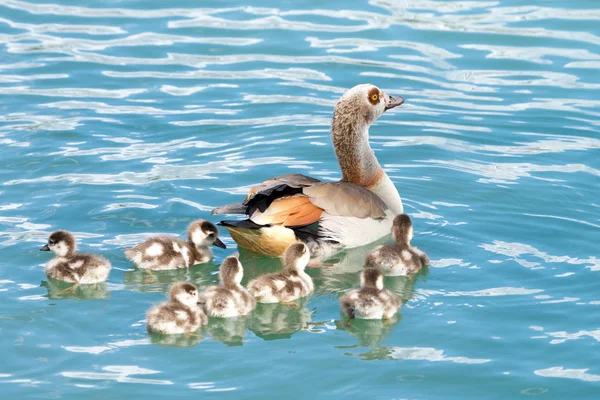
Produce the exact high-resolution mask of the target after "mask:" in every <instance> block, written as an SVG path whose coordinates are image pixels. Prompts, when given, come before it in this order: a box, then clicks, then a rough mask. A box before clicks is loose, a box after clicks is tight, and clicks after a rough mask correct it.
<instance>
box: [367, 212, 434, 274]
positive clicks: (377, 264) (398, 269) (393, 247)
mask: <svg viewBox="0 0 600 400" xmlns="http://www.w3.org/2000/svg"><path fill="white" fill-rule="evenodd" d="M392 237H393V239H394V243H392V244H386V245H383V246H378V247H376V248H375V249H373V251H371V252H370V253H369V254H367V257H366V261H365V266H366V267H371V268H378V269H379V270H380V271H381V272H383V274H384V275H394V276H399V275H402V276H405V275H412V274H415V273H417V272H419V271H420V270H421V268H423V267H425V266H427V265H429V257H427V254H425V253H424V252H423V251H421V250H419V249H418V248H416V247H414V246H411V244H410V241H411V240H412V237H413V226H412V222H411V220H410V217H409V216H408V215H406V214H400V215H398V216H397V217H396V218H394V222H393V224H392Z"/></svg>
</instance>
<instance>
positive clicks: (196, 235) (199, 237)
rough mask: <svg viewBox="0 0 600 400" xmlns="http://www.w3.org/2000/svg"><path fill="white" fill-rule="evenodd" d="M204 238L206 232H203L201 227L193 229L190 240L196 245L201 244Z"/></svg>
mask: <svg viewBox="0 0 600 400" xmlns="http://www.w3.org/2000/svg"><path fill="white" fill-rule="evenodd" d="M205 239H206V234H205V233H204V232H202V229H200V228H198V229H195V230H194V232H192V242H193V243H194V244H195V245H196V246H198V245H201V244H203V243H204V240H205Z"/></svg>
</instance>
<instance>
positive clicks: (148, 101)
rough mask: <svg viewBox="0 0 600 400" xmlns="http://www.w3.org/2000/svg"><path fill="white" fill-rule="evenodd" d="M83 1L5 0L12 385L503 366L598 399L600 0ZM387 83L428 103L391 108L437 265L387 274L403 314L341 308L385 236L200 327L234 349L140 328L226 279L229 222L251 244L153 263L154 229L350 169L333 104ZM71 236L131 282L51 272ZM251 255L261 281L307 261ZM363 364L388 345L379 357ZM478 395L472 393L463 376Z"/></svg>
mask: <svg viewBox="0 0 600 400" xmlns="http://www.w3.org/2000/svg"><path fill="white" fill-rule="evenodd" d="M76 3H77V4H76ZM79 3H81V2H74V1H70V0H60V1H59V0H47V1H44V2H41V1H37V0H3V1H2V2H0V43H1V45H0V55H1V56H2V57H0V159H1V160H2V162H3V163H2V168H0V249H1V252H2V257H1V258H0V303H2V305H3V308H2V312H1V315H0V321H1V322H2V326H1V330H2V338H3V340H2V341H1V344H0V345H1V346H3V347H2V348H1V349H0V350H2V353H3V354H4V355H5V358H4V364H3V367H2V371H0V378H2V379H0V385H1V386H2V390H3V394H4V395H5V397H7V398H29V397H33V396H34V395H36V396H39V394H40V392H39V391H40V390H41V389H42V388H43V387H45V389H44V390H45V391H44V393H45V395H47V397H56V398H58V397H61V398H74V397H82V393H83V392H84V391H85V392H86V395H87V393H88V392H89V391H90V389H93V391H91V392H90V393H92V394H91V395H92V396H93V395H94V393H97V396H98V397H111V396H112V397H135V396H136V395H138V396H145V397H148V398H150V397H158V396H161V397H185V396H189V391H190V390H192V389H193V390H198V389H200V390H206V391H211V392H212V391H229V390H232V391H236V392H238V393H235V398H239V397H256V398H265V397H269V396H271V395H272V392H271V387H270V386H269V385H265V384H264V382H263V379H264V376H266V375H265V374H269V376H271V375H273V376H275V379H276V381H277V382H278V384H280V385H279V386H280V387H283V388H295V387H296V384H297V380H298V378H297V377H298V376H301V377H303V378H308V379H309V380H310V378H313V377H314V376H317V378H319V382H321V381H322V382H323V383H324V385H323V386H320V385H318V384H315V385H305V386H304V387H303V388H302V389H303V394H304V395H305V397H319V396H321V397H322V396H323V395H324V394H323V389H322V388H323V387H324V386H325V385H327V387H332V385H336V388H339V390H340V392H341V393H343V395H347V394H348V395H349V397H352V396H351V395H350V393H353V391H355V390H356V388H357V387H362V386H356V384H357V383H358V384H360V383H362V382H356V380H354V379H351V381H352V382H350V383H348V375H352V374H355V375H359V376H360V377H361V379H363V378H364V380H365V381H366V382H373V381H375V382H377V387H376V389H373V393H372V397H381V398H392V397H398V380H409V379H408V378H406V376H404V375H403V376H399V375H398V374H401V373H402V372H398V370H400V369H402V368H408V369H409V373H410V371H411V368H413V367H412V366H414V365H417V364H418V365H419V368H421V369H422V371H419V373H418V374H410V375H409V376H412V377H414V376H418V379H420V380H422V381H423V383H424V385H414V384H413V383H414V382H403V385H402V390H403V392H402V396H403V397H406V398H422V397H423V387H430V386H431V387H433V386H432V385H435V387H436V388H439V393H441V394H439V393H432V392H430V391H429V392H427V396H429V397H431V398H432V399H439V398H442V399H445V398H448V397H457V396H458V397H460V396H462V397H465V398H468V397H471V398H475V397H477V398H484V397H486V396H488V397H489V391H490V387H491V386H490V382H495V381H497V378H498V377H499V376H506V379H505V380H504V381H503V384H502V385H496V386H495V387H493V389H494V393H495V394H496V396H497V397H499V398H515V397H517V396H520V395H522V394H540V393H541V394H545V393H546V390H547V394H546V395H547V396H550V397H552V396H554V397H557V396H560V393H567V392H568V393H569V394H570V395H571V397H573V398H595V397H597V394H596V393H595V392H594V391H593V390H594V389H595V388H593V387H591V386H590V382H593V381H597V380H598V375H599V374H600V371H598V369H597V367H596V365H600V360H599V358H598V355H596V353H597V352H594V351H592V350H593V346H594V344H595V343H596V342H597V340H598V337H599V335H598V332H597V331H598V326H597V321H596V320H595V319H594V316H595V315H596V314H597V310H596V308H597V307H598V305H599V304H600V299H599V298H598V293H597V290H596V289H597V285H594V282H596V281H597V279H596V277H595V276H594V275H595V274H598V272H599V271H600V262H599V260H600V257H599V254H598V249H597V245H596V242H597V240H594V239H595V238H596V237H597V236H598V234H597V231H598V227H599V226H600V220H599V219H598V209H599V207H600V205H599V204H598V203H599V202H598V201H597V200H596V199H597V197H598V196H597V187H598V186H599V185H598V179H599V177H600V166H599V165H598V155H597V152H598V149H600V140H599V138H598V135H597V133H598V129H599V127H600V122H598V119H599V117H600V100H599V99H598V96H597V92H598V88H600V74H598V73H597V70H598V68H599V66H600V51H599V49H598V46H599V45H600V29H599V27H600V24H598V22H599V21H600V11H599V10H598V7H597V5H596V4H595V2H593V1H584V0H573V1H562V2H556V1H552V2H551V1H546V2H543V3H541V2H536V1H532V0H510V1H509V0H495V1H463V0H446V1H438V0H413V1H395V0H394V1H392V0H370V1H362V2H342V1H337V0H332V1H330V2H321V3H319V2H303V3H301V4H300V3H293V2H287V3H286V2H280V3H277V2H271V3H265V4H261V5H260V7H258V6H257V5H256V4H251V2H248V1H245V2H244V1H242V0H236V1H231V2H228V3H227V4H226V5H223V4H220V3H218V2H211V1H207V2H203V3H202V4H201V5H199V4H191V3H190V2H182V1H171V2H140V1H132V0H117V1H112V2H108V3H107V4H93V2H86V3H85V4H83V3H81V4H79ZM188 3H190V4H188ZM363 82H371V83H373V84H376V85H378V86H380V87H381V88H382V89H383V90H384V91H386V92H388V93H390V94H397V95H402V96H404V97H405V99H406V103H405V104H404V105H403V106H402V107H400V108H397V109H394V110H391V111H389V112H387V113H386V114H385V115H384V116H383V117H382V118H381V119H380V120H378V121H377V122H376V123H375V125H374V126H373V128H372V129H371V132H370V142H371V144H372V147H373V149H374V151H375V152H376V154H377V157H378V159H379V161H380V162H381V165H382V167H383V168H384V169H385V170H386V171H387V172H388V174H389V176H390V178H391V179H392V181H393V183H394V184H395V185H396V187H397V188H398V189H399V191H400V194H401V195H402V198H403V202H404V206H405V210H406V212H407V213H408V214H410V215H411V217H412V218H414V222H415V238H414V242H415V245H416V246H418V247H420V248H422V249H423V250H425V251H426V252H428V253H429V254H430V255H431V256H432V258H433V259H434V261H433V263H432V266H431V269H430V271H423V272H422V273H421V274H419V275H417V276H415V277H411V278H402V277H386V279H385V286H386V287H387V288H388V289H391V290H392V291H394V292H395V293H397V294H398V295H399V296H401V297H402V299H403V303H404V308H403V310H401V312H400V315H398V320H400V318H402V321H388V322H383V321H347V320H344V319H342V318H340V313H339V304H338V302H337V299H338V298H339V296H340V295H341V294H342V293H344V292H345V291H346V290H348V289H350V288H354V287H358V285H359V277H358V273H359V271H360V270H361V269H362V268H363V263H364V256H365V254H366V252H367V251H368V250H369V248H363V249H354V250H351V251H347V252H344V253H342V254H339V255H337V256H336V257H332V258H331V259H330V260H325V261H324V265H323V266H322V268H314V269H309V270H308V271H307V272H308V273H309V274H310V275H311V276H312V277H313V279H314V281H315V287H316V293H315V294H314V295H313V296H312V297H310V299H304V300H303V301H302V302H300V307H299V308H290V307H288V306H283V305H279V304H274V305H259V306H258V308H257V309H256V311H255V312H254V313H253V315H250V316H248V317H247V318H242V319H232V320H213V319H211V322H210V324H209V325H208V326H205V327H203V329H202V330H200V333H201V334H202V336H203V337H206V338H210V339H209V340H206V341H205V342H204V343H202V344H201V345H200V346H197V347H195V348H189V349H184V350H182V351H175V350H174V349H170V348H163V347H161V346H149V345H148V344H149V343H150V342H152V343H157V344H159V345H160V344H163V345H165V346H194V345H195V344H197V343H198V341H199V340H201V338H200V337H186V336H179V337H173V336H168V337H155V336H153V335H152V336H148V335H147V333H146V331H145V323H144V322H143V321H141V320H140V319H141V318H143V315H144V313H145V312H146V311H147V309H148V307H150V306H151V305H152V304H154V303H157V302H159V301H161V300H164V298H165V295H164V293H163V292H164V291H165V290H166V289H167V288H168V287H169V286H170V285H171V284H172V283H173V282H175V281H180V280H185V281H190V282H193V283H195V284H197V285H198V286H199V287H200V289H202V288H204V287H206V286H208V285H211V284H215V283H216V282H217V281H218V274H217V273H218V265H219V264H220V263H221V261H222V259H223V257H225V256H227V255H229V254H231V252H233V251H236V250H235V245H234V243H233V241H232V240H231V239H230V238H229V236H228V235H227V233H225V232H223V236H224V239H225V241H226V244H227V245H228V249H227V250H225V251H220V250H219V251H216V252H215V260H214V261H213V262H211V263H208V264H204V265H198V266H195V267H193V268H192V269H190V270H179V271H157V272H153V273H152V275H149V274H147V273H145V272H144V271H140V270H137V269H135V268H134V267H133V266H132V265H131V264H130V263H129V262H127V261H125V259H124V257H123V253H122V248H123V247H127V246H131V245H134V244H136V243H139V242H141V241H142V240H144V239H145V238H146V237H147V235H148V234H150V232H152V234H155V233H158V232H160V233H164V234H170V235H181V234H182V232H185V229H186V226H187V224H188V223H189V221H190V220H192V219H195V218H208V219H210V220H211V221H213V222H217V220H214V219H213V218H212V217H211V216H210V215H209V214H210V210H211V209H212V208H213V207H215V206H219V205H222V204H230V203H233V202H236V201H240V199H241V198H242V197H243V196H244V195H245V194H246V193H247V190H248V188H249V187H251V186H252V185H254V184H256V183H259V182H261V181H263V180H264V179H268V178H270V177H272V176H275V175H280V174H284V173H306V174H309V175H311V176H315V177H317V178H320V179H323V180H337V179H339V178H340V177H341V175H340V170H339V166H338V164H337V161H336V158H335V155H334V153H333V149H332V148H331V141H330V136H329V135H330V134H329V128H330V124H331V115H332V106H333V104H335V102H336V101H337V99H338V98H339V96H340V95H341V94H342V93H343V92H344V91H345V90H346V89H347V88H349V87H352V86H354V85H355V84H357V83H363ZM56 229H70V230H72V231H73V232H75V233H76V236H77V237H78V238H79V239H80V240H81V241H82V242H83V243H82V248H84V249H93V251H94V252H97V253H99V254H102V255H105V256H107V258H108V259H110V261H111V262H112V263H113V266H114V269H113V272H111V275H110V277H109V282H108V283H107V284H106V285H104V284H102V285H91V286H90V285H88V286H83V285H82V286H80V287H77V288H75V289H74V290H73V292H69V291H64V289H67V288H68V287H69V286H70V284H65V283H62V282H54V281H50V280H45V281H44V282H42V286H41V287H40V280H42V279H45V278H44V277H43V276H44V275H43V268H42V264H45V263H46V262H47V261H48V258H47V257H44V254H39V251H37V248H39V246H34V245H33V244H36V245H37V243H42V241H45V240H46V239H47V237H48V232H50V231H53V230H56ZM387 240H389V239H388V238H385V239H384V241H387ZM36 247H37V248H36ZM367 247H369V246H367ZM240 258H241V261H242V263H243V265H244V270H245V276H244V280H243V283H247V282H248V281H249V280H250V279H253V278H255V277H257V276H259V275H261V274H264V273H268V272H275V271H279V270H280V269H281V268H282V264H281V261H280V260H278V259H274V258H269V257H259V256H256V255H253V254H250V253H247V252H244V251H242V252H241V256H240ZM109 290H110V293H109ZM153 292H156V293H153ZM49 299H52V300H49ZM54 299H98V300H97V301H92V302H87V301H55V300H54ZM409 311H410V313H409ZM313 319H314V320H315V321H313ZM75 320H77V321H78V322H77V323H73V324H67V323H63V322H65V321H75ZM323 321H325V322H323ZM332 321H335V326H334V322H332ZM498 321H502V322H501V323H498ZM474 327H476V329H474ZM334 328H335V329H334ZM532 329H534V330H536V332H535V333H534V334H532V333H531V331H532ZM248 330H250V331H252V332H254V333H252V332H248ZM300 330H305V331H306V334H304V333H302V334H298V335H294V334H295V332H299V331H300ZM317 332H318V333H319V334H318V335H316V334H312V335H311V334H310V333H317ZM254 335H256V336H258V337H261V338H264V339H277V338H289V337H291V336H292V335H294V337H293V339H292V340H288V341H285V340H282V341H277V342H266V341H263V340H253V339H254ZM440 338H444V340H441V339H440ZM213 339H214V340H213ZM446 339H448V340H446ZM214 341H221V342H223V343H225V345H227V346H236V347H233V348H225V346H224V345H221V344H220V343H214ZM331 343H333V344H331ZM242 344H243V346H242ZM298 344H302V352H303V353H304V354H305V356H306V357H303V358H302V359H301V360H298V362H297V363H294V364H293V365H294V369H295V371H294V373H288V371H287V370H286V369H285V366H283V363H281V358H280V356H281V354H285V356H286V357H288V356H290V353H288V350H289V349H290V348H291V347H296V346H297V345H298ZM338 344H340V346H339V347H334V346H336V345H338ZM494 344H496V345H494ZM509 347H510V348H511V349H512V350H514V351H510V352H507V351H506V349H507V348H509ZM559 347H560V348H562V349H563V350H568V351H558V350H560V349H559ZM267 348H268V351H266V350H265V349H267ZM271 349H274V350H273V351H271ZM342 349H343V350H342ZM557 349H558V350H557ZM223 352H227V353H228V358H226V359H224V358H223ZM345 354H349V355H353V356H354V359H352V360H349V359H348V357H346V356H345ZM573 354H586V356H587V357H585V358H582V357H573ZM361 359H364V360H388V361H387V362H376V364H377V365H376V368H368V369H365V368H364V364H363V363H361V362H359V360H361ZM199 360H200V361H201V362H199ZM255 360H259V361H260V363H259V364H258V365H259V366H260V368H258V367H257V364H255V362H254V361H255ZM391 360H401V362H392V361H391ZM492 360H493V362H492ZM410 361H413V362H410ZM326 363H330V366H331V368H327V374H320V375H318V374H319V373H320V372H319V371H321V370H322V368H323V365H324V364H326ZM342 364H344V367H345V368H335V366H339V365H342ZM458 364H460V365H458ZM57 365H68V368H60V369H58V370H57V369H56V368H57V367H56V366H57ZM273 365H274V366H275V367H274V368H275V370H269V368H270V367H271V366H273ZM373 365H375V364H373ZM282 366H283V367H282ZM459 368H460V371H459V372H458V373H457V374H456V375H453V374H454V373H455V372H456V371H458V369H459ZM595 368H596V369H595ZM60 371H63V372H60ZM314 371H316V372H314ZM280 372H282V373H280ZM311 374H312V375H311ZM315 374H317V375H315ZM439 376H455V377H456V379H455V380H453V381H452V382H451V383H448V382H447V381H443V380H439V379H436V377H439ZM401 377H402V379H401ZM511 377H513V378H512V379H511ZM515 377H518V379H516V378H515ZM560 378H562V379H560ZM567 378H568V379H567ZM315 382H316V380H315ZM131 383H134V384H133V385H132V384H131ZM147 385H154V386H152V387H151V389H147V388H148V387H149V386H147ZM163 385H164V386H163ZM427 385H428V386H427ZM464 385H468V386H469V389H470V391H469V393H460V394H455V393H453V392H452V390H453V389H455V388H456V387H462V386H464ZM34 386H39V388H37V389H36V388H34ZM536 388H538V389H537V390H536ZM539 388H544V389H543V390H542V389H539ZM161 389H164V391H160V390H161ZM30 390H31V391H34V390H35V391H37V392H36V393H33V392H28V391H30ZM143 390H147V391H148V392H142V391H143ZM340 392H338V394H340ZM221 395H222V396H226V395H224V394H221ZM231 395H233V393H232V394H231ZM283 395H284V396H285V395H288V393H283ZM230 397H232V398H233V397H234V396H230ZM288 397H289V396H288ZM292 397H293V396H292ZM338 397H339V396H338ZM563 397H564V396H563Z"/></svg>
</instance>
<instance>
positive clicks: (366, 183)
mask: <svg viewBox="0 0 600 400" xmlns="http://www.w3.org/2000/svg"><path fill="white" fill-rule="evenodd" d="M402 103H404V99H402V98H401V97H396V96H389V95H387V94H386V93H384V92H383V91H382V90H381V89H379V88H378V87H376V86H373V85H371V84H362V85H358V86H355V87H353V88H352V89H350V90H348V91H347V92H346V93H344V95H343V96H342V97H341V98H340V99H339V100H338V102H337V103H336V105H335V108H334V111H333V120H332V123H331V140H332V142H333V147H334V149H335V154H336V156H337V159H338V162H339V165H340V169H341V172H342V180H341V181H339V182H321V181H320V180H318V179H315V178H312V177H308V176H304V175H300V174H287V175H281V176H278V177H276V178H273V179H269V180H267V181H265V182H263V183H262V184H260V185H257V186H254V187H252V188H251V189H250V190H249V192H248V195H247V196H246V198H245V199H244V201H243V202H242V203H237V204H231V205H227V206H222V207H218V208H216V209H214V210H213V212H212V213H213V215H214V214H243V215H246V216H247V218H246V219H244V220H241V221H221V222H220V223H219V225H222V226H224V227H225V228H226V229H227V230H228V231H229V232H230V234H231V237H232V238H233V240H235V241H236V242H237V243H238V245H240V246H241V247H243V248H245V249H248V250H251V251H253V252H256V253H262V254H267V255H271V256H280V255H281V254H282V253H283V252H284V251H285V249H286V248H287V247H288V246H289V245H290V244H292V243H295V242H297V241H298V240H300V241H302V242H305V243H306V244H308V245H309V247H310V251H311V253H313V254H327V253H332V252H336V251H337V250H339V249H340V248H353V247H359V246H363V245H366V244H368V243H371V242H373V241H375V240H377V239H379V238H381V237H383V236H385V235H387V234H389V231H390V227H391V226H392V220H393V219H394V216H395V215H397V214H401V213H402V212H403V207H402V200H401V199H400V195H399V194H398V190H396V188H395V186H394V184H393V183H392V181H391V180H390V178H389V177H388V176H387V174H386V173H385V172H384V171H383V169H382V168H381V165H380V164H379V162H378V161H377V158H376V157H375V153H374V152H373V150H372V149H371V146H370V145H369V127H370V126H371V124H372V123H373V122H375V120H376V119H377V118H379V117H380V116H381V115H382V114H383V113H384V112H385V111H387V110H389V109H392V108H394V107H397V106H399V105H401V104H402Z"/></svg>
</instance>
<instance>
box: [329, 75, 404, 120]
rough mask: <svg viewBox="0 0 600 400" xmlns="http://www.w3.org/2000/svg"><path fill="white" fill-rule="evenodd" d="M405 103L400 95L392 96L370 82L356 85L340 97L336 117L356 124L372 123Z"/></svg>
mask: <svg viewBox="0 0 600 400" xmlns="http://www.w3.org/2000/svg"><path fill="white" fill-rule="evenodd" d="M403 103H404V99H403V98H402V97H400V96H390V95H388V94H387V93H384V92H383V90H381V89H379V88H378V87H377V86H375V85H372V84H370V83H365V84H361V85H356V86H354V87H353V88H352V89H350V90H348V91H347V92H346V93H344V94H343V95H342V97H340V99H339V100H338V102H337V103H336V105H335V109H334V119H336V118H338V119H339V118H341V119H344V120H347V121H348V122H350V123H354V124H356V125H361V126H366V127H368V126H369V125H371V124H372V123H373V122H375V120H376V119H377V118H379V117H381V116H382V115H383V113H384V112H386V111H387V110H390V109H392V108H394V107H398V106H400V105H402V104H403Z"/></svg>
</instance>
